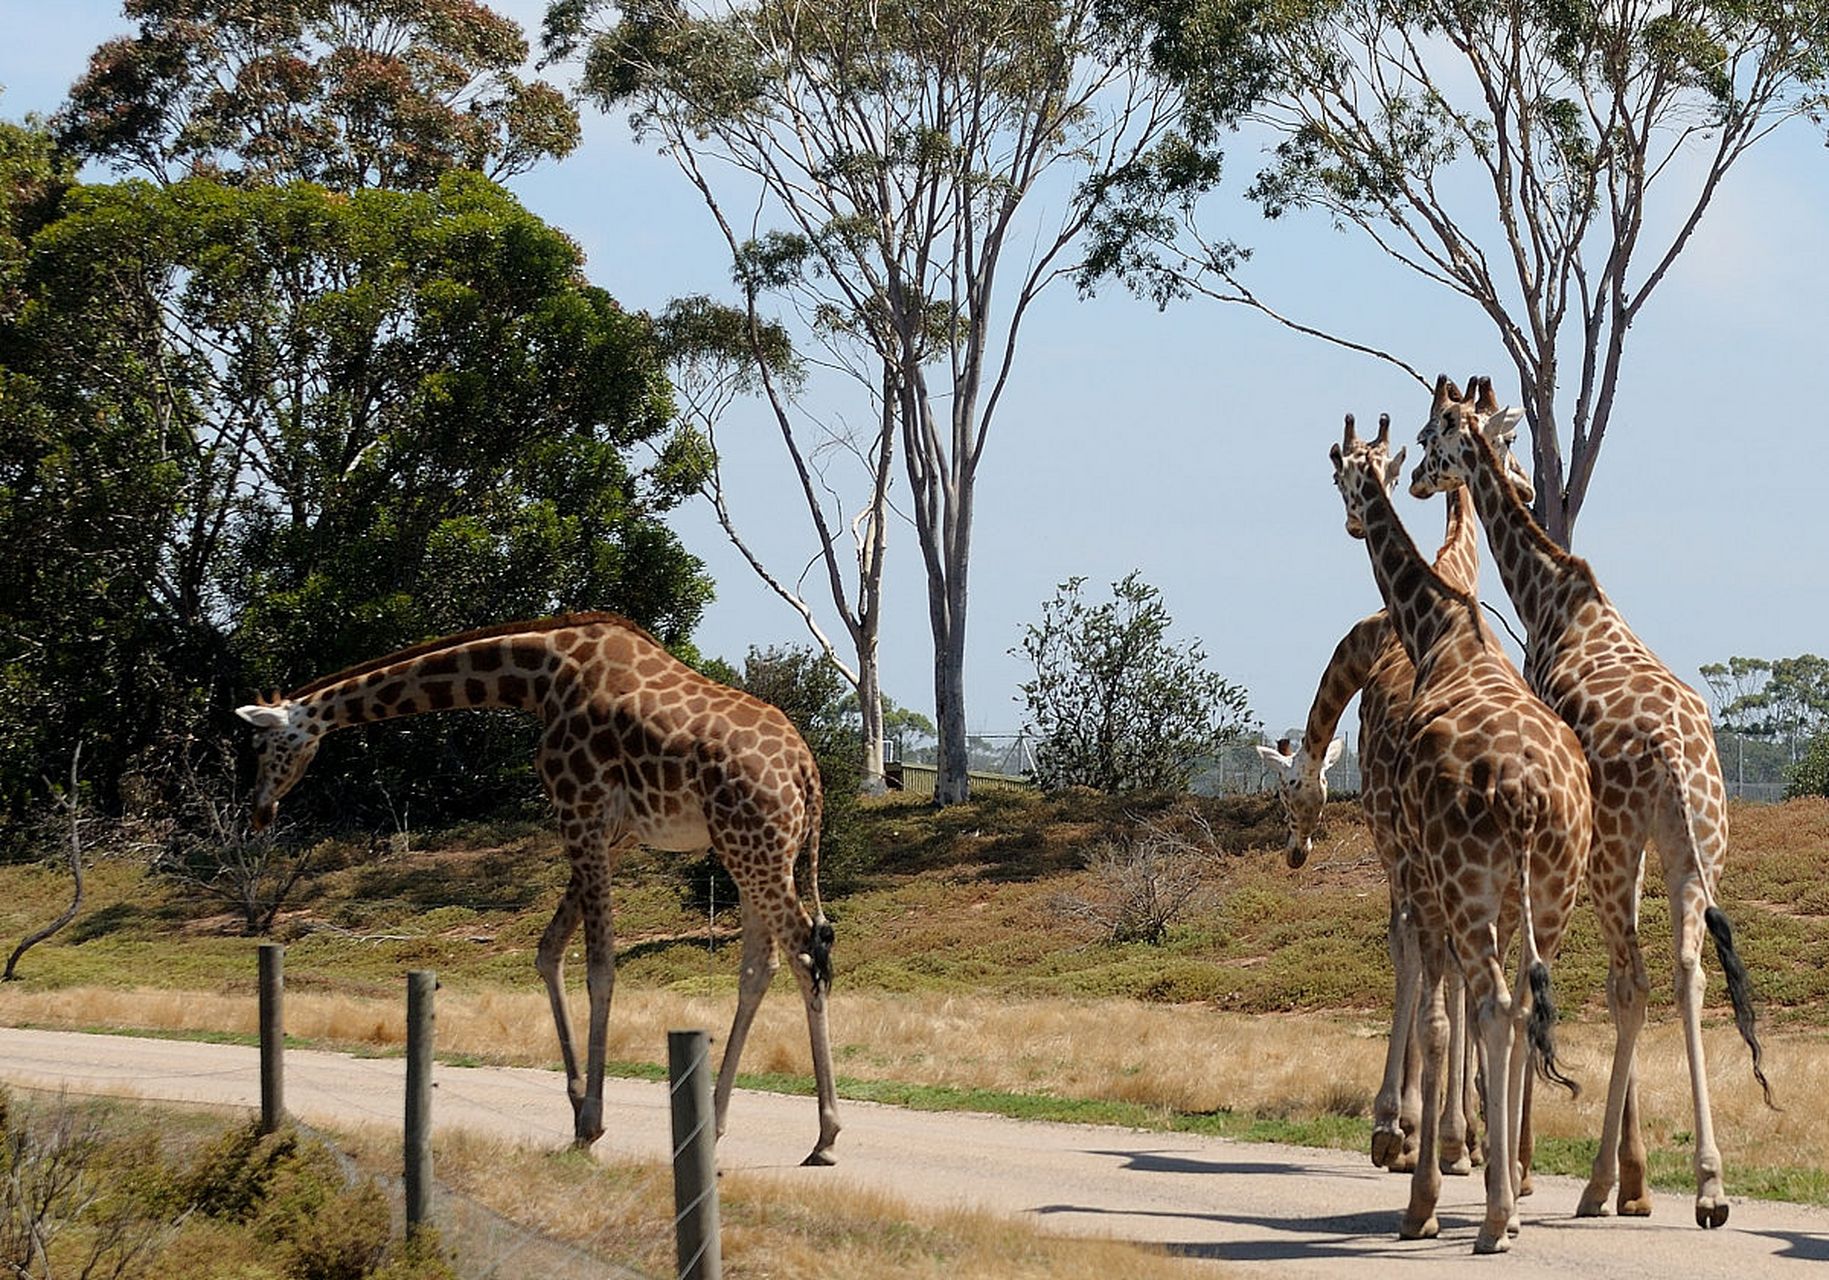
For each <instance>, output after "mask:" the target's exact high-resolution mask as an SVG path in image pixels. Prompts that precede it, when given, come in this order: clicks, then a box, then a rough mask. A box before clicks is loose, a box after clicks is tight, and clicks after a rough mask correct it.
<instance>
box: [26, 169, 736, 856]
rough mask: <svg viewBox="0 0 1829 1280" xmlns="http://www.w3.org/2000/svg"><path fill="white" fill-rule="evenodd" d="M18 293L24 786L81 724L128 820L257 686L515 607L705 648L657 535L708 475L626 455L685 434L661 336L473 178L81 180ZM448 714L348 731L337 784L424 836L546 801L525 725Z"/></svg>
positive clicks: (697, 589)
mask: <svg viewBox="0 0 1829 1280" xmlns="http://www.w3.org/2000/svg"><path fill="white" fill-rule="evenodd" d="M28 275H29V285H28V287H29V290H30V297H29V300H28V301H27V303H26V305H25V306H24V307H23V308H22V310H21V313H20V316H19V319H18V321H17V323H16V324H14V325H11V326H9V327H8V329H7V332H6V334H5V335H4V337H3V338H0V340H3V341H6V342H8V343H9V344H10V349H11V350H13V351H14V353H15V355H16V357H17V359H16V361H15V363H14V365H13V367H12V370H11V372H10V373H9V377H11V378H12V379H13V384H16V385H17V386H19V387H20V388H21V392H20V393H19V394H16V395H9V396H8V398H7V400H6V401H5V402H4V403H0V432H4V433H5V445H6V447H5V450H4V458H5V467H6V471H5V473H4V475H3V476H0V541H4V542H5V543H7V544H9V545H32V546H34V547H35V548H39V549H41V550H40V554H36V555H34V556H32V557H23V558H19V559H14V558H10V557H9V558H7V564H8V567H7V569H6V570H5V571H4V572H5V573H7V574H8V575H9V577H8V579H7V581H6V582H5V583H4V586H5V588H6V590H5V592H4V604H3V605H0V633H3V634H4V644H5V649H4V654H3V655H0V657H3V660H4V661H5V662H6V663H7V666H6V668H5V671H4V683H3V684H0V697H3V698H4V700H5V701H4V703H3V704H0V716H3V717H4V723H3V724H0V741H4V742H5V743H6V744H7V750H8V756H7V763H6V764H5V766H4V767H5V770H6V775H5V777H6V785H7V787H8V798H9V799H11V800H15V801H16V800H17V797H18V796H19V794H20V790H21V788H22V787H29V785H30V783H29V779H30V777H31V776H33V775H35V774H36V773H40V772H51V773H52V774H53V776H55V775H56V769H55V762H56V760H57V759H59V758H60V757H61V755H62V754H63V753H66V752H67V751H68V749H69V746H70V744H71V743H72V742H73V741H74V740H75V739H76V738H77V737H79V736H80V737H82V738H84V739H85V740H86V741H87V742H88V743H89V746H88V748H87V750H86V753H85V758H86V759H87V760H89V761H91V762H93V763H92V765H91V766H90V768H91V772H90V776H91V778H92V779H94V780H95V781H96V783H97V786H98V788H99V790H100V793H101V795H102V797H103V798H104V802H105V803H107V804H109V805H112V806H114V807H120V806H122V805H123V804H124V803H126V801H127V797H126V796H124V794H123V784H124V781H125V780H126V779H127V778H129V777H130V776H147V775H150V774H157V773H158V772H159V771H160V769H161V768H163V767H165V766H168V765H170V764H171V763H172V762H173V760H174V759H175V758H176V756H177V755H178V754H180V753H181V752H182V750H183V743H184V742H185V741H186V740H187V739H192V738H198V739H202V738H206V737H208V735H209V734H210V732H211V729H212V726H216V727H223V726H226V724H227V722H226V721H225V720H224V719H223V712H224V710H225V708H226V707H227V706H229V705H231V704H232V702H233V701H235V700H240V699H244V698H245V696H246V694H247V693H248V691H249V690H250V688H254V687H263V686H268V685H273V686H285V685H290V684H292V683H295V682H297V681H299V680H302V679H304V678H306V677H309V676H312V675H315V674H318V673H321V672H324V671H328V670H333V669H335V668H337V667H340V666H342V665H345V664H347V663H349V662H353V661H356V660H359V659H362V658H366V657H370V656H373V655H375V654H377V653H381V652H385V651H387V650H388V649H391V648H394V647H397V646H399V645H403V644H406V643H409V642H412V641H415V640H418V639H421V638H424V637H426V636H429V635H437V634H441V633H444V632H448V631H454V630H458V629H461V628H464V627H468V626H474V625H479V624H482V623H487V622H496V621H500V620H502V619H504V618H512V617H517V616H537V615H542V614H547V613H552V612H555V611H560V610H565V609H575V608H607V609H613V610H616V611H618V612H622V613H625V614H627V615H628V616H630V617H631V618H634V619H635V620H636V621H638V622H640V623H641V624H642V625H644V626H646V627H648V628H649V629H650V630H652V631H653V632H655V634H657V635H658V636H659V637H660V638H661V639H662V641H663V642H664V643H667V644H669V645H672V646H674V647H676V648H682V649H687V650H688V651H689V643H688V641H689V636H690V633H691V629H692V627H693V625H694V624H695V622H696V620H697V618H698V614H699V610H700V608H701V607H702V605H703V603H704V601H705V599H706V598H707V596H708V594H709V586H708V584H707V582H706V580H705V579H704V577H703V575H702V573H701V571H700V566H699V563H698V561H697V560H696V559H694V558H693V557H691V556H689V555H688V554H686V553H685V551H684V550H683V549H682V548H681V547H680V545H679V544H678V542H677V540H676V538H675V537H674V535H673V534H672V532H671V531H670V530H669V529H668V528H667V527H666V526H665V524H664V523H662V521H661V519H660V517H661V514H662V513H663V512H664V511H665V510H666V509H667V508H669V507H670V506H672V505H674V504H675V503H677V502H678V501H679V500H680V499H681V498H682V497H683V496H685V495H686V494H688V493H690V492H692V491H693V490H694V489H695V488H696V486H697V484H698V483H699V479H700V477H699V475H698V474H697V472H696V471H695V469H694V467H693V465H692V463H691V460H690V459H684V460H682V459H678V458H673V457H667V458H663V462H662V465H659V466H656V467H652V468H649V469H647V470H639V469H637V468H636V467H635V466H634V465H633V462H632V458H633V457H634V456H635V453H636V451H637V450H638V449H639V450H641V452H642V453H643V454H644V455H645V454H646V453H647V450H646V445H647V443H648V442H650V441H652V440H655V439H657V438H658V437H659V435H660V433H662V432H663V431H665V430H666V429H667V427H668V424H669V421H670V417H671V411H670V403H669V399H668V395H667V388H666V383H665V378H664V376H663V375H662V373H661V370H660V364H659V359H658V356H657V354H656V352H655V350H654V348H653V343H652V338H651V334H650V331H649V327H648V325H647V323H646V322H645V321H644V320H642V319H641V318H639V317H635V316H631V315H628V314H627V313H625V312H623V311H622V310H621V309H620V308H618V307H617V305H616V304H615V302H614V301H613V300H612V299H611V298H610V297H609V296H608V295H607V294H605V293H604V292H603V291H602V290H600V289H596V288H593V287H591V286H589V285H588V284H586V283H585V282H584V281H583V279H582V277H581V275H580V259H579V254H578V250H577V248H576V246H575V245H574V244H573V243H572V242H571V241H570V240H568V239H567V238H566V237H565V236H563V235H562V234H560V233H558V232H557V231H554V230H552V229H551V228H548V227H546V226H545V225H544V224H543V223H541V222H540V221H539V219H537V218H535V217H534V216H533V215H531V214H529V213H528V212H527V211H526V210H524V209H522V208H521V207H520V206H519V205H518V204H517V203H516V202H515V201H514V200H513V199H512V198H511V197H510V196H508V195H507V194H506V193H505V192H503V191H502V190H501V189H500V188H498V187H496V186H494V185H493V184H492V183H490V182H488V181H487V180H485V179H483V178H481V177H480V176H477V175H474V174H461V173H459V174H450V175H447V176H446V177H445V178H443V179H441V180H440V182H439V184H438V186H437V187H436V188H435V189H434V190H432V191H428V192H412V193H402V192H393V191H379V190H371V191H364V192H358V193H355V194H353V195H350V196H344V195H340V194H336V193H333V192H327V191H325V190H324V189H323V188H321V187H317V186H313V185H309V184H302V183H301V184H290V185H286V186H280V187H260V188H248V189H239V188H233V187H225V186H223V185H221V184H219V183H215V182H210V181H203V180H191V181H187V182H182V183H177V184H173V185H171V186H169V187H158V186H154V185H152V184H150V183H145V182H128V183H124V184H121V185H119V186H95V187H79V188H76V189H75V190H72V191H71V192H69V193H68V195H67V196H66V197H65V198H64V200H63V204H62V212H61V216H60V217H58V218H57V219H56V220H55V221H54V222H52V223H50V224H49V225H47V226H46V227H44V228H43V229H42V230H40V231H39V232H38V234H37V235H36V236H35V237H34V239H33V240H32V246H31V261H30V270H29V273H28ZM13 384H9V385H13ZM28 540H29V541H28ZM443 721H444V718H438V719H435V720H434V721H431V722H426V721H419V722H411V721H409V722H402V723H400V724H399V725H389V726H384V727H381V728H378V729H377V730H375V731H372V732H370V733H367V734H363V735H353V734H352V735H346V736H347V738H348V739H349V742H348V745H343V744H342V743H341V742H340V741H339V742H338V743H333V744H331V745H330V746H327V747H326V751H327V752H328V751H331V750H332V749H333V748H334V749H335V750H336V751H338V752H342V753H345V754H347V755H350V756H360V757H367V759H366V760H365V762H364V763H363V764H362V765H361V766H360V767H350V768H332V769H329V770H320V772H322V773H323V774H324V776H325V777H327V778H339V777H340V778H343V779H344V780H345V783H344V786H345V789H344V790H343V791H342V792H341V793H340V794H339V793H338V792H337V791H336V790H335V789H334V788H330V787H326V788H322V789H319V791H318V794H320V795H322V796H324V797H325V800H324V803H325V804H326V805H330V806H344V807H347V806H349V805H351V804H360V805H363V806H368V807H385V806H387V805H391V807H392V808H393V810H394V812H395V814H396V816H400V815H401V814H402V813H404V814H406V815H407V816H410V817H411V818H412V819H413V820H421V819H428V818H433V817H436V816H439V815H441V814H442V815H446V816H449V815H451V814H453V813H455V812H458V811H462V810H464V809H466V808H467V809H469V810H470V811H474V810H475V809H477V808H480V807H487V806H489V805H491V804H493V803H496V802H499V801H500V800H501V799H502V797H503V796H504V795H508V794H514V793H516V792H517V791H518V790H520V789H522V788H524V787H525V786H526V782H525V779H526V777H527V774H526V772H525V769H526V760H527V758H528V757H529V756H530V754H531V751H530V748H529V745H528V742H527V740H526V736H525V729H524V727H523V726H522V725H521V723H520V722H519V721H518V720H515V719H514V718H512V717H509V718H506V719H504V718H501V717H493V716H473V717H451V718H448V723H446V722H443ZM348 763H350V762H348V761H345V764H348Z"/></svg>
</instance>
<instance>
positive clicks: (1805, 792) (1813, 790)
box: [1785, 734, 1829, 799]
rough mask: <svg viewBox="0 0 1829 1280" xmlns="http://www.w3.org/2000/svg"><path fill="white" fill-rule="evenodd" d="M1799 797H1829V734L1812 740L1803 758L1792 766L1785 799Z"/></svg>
mask: <svg viewBox="0 0 1829 1280" xmlns="http://www.w3.org/2000/svg"><path fill="white" fill-rule="evenodd" d="M1797 796H1829V734H1818V735H1817V736H1816V737H1814V738H1812V739H1810V745H1809V746H1807V747H1805V748H1804V754H1803V757H1802V758H1801V759H1800V760H1798V762H1797V763H1796V764H1794V765H1792V766H1791V773H1790V776H1789V777H1788V778H1787V779H1786V780H1785V798H1786V799H1794V798H1796V797H1797Z"/></svg>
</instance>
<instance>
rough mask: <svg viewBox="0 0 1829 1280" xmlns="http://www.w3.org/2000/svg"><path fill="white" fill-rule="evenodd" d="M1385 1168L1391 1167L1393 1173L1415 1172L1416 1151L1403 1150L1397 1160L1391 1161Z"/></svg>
mask: <svg viewBox="0 0 1829 1280" xmlns="http://www.w3.org/2000/svg"><path fill="white" fill-rule="evenodd" d="M1385 1168H1387V1169H1389V1170H1390V1171H1391V1172H1392V1173H1415V1172H1416V1152H1414V1151H1405V1152H1403V1153H1402V1154H1400V1155H1399V1156H1398V1157H1397V1158H1396V1159H1395V1160H1393V1161H1391V1163H1390V1164H1387V1165H1386V1166H1385Z"/></svg>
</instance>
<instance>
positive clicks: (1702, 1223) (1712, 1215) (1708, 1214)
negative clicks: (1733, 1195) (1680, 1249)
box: [1696, 1200, 1727, 1231]
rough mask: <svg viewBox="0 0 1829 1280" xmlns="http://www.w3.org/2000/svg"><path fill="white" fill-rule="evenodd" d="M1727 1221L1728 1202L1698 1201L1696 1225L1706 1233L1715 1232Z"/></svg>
mask: <svg viewBox="0 0 1829 1280" xmlns="http://www.w3.org/2000/svg"><path fill="white" fill-rule="evenodd" d="M1726 1221H1727V1201H1725V1200H1698V1201H1696V1225H1697V1226H1698V1227H1701V1228H1702V1229H1703V1230H1705V1231H1713V1230H1714V1229H1715V1228H1716V1227H1718V1226H1720V1225H1721V1224H1722V1223H1724V1222H1726Z"/></svg>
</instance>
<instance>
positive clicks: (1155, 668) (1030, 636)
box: [1011, 571, 1256, 792]
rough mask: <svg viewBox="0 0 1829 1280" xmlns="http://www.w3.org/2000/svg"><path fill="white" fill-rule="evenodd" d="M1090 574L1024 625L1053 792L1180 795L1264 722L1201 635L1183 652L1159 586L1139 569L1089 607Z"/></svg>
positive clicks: (1040, 773) (1035, 715)
mask: <svg viewBox="0 0 1829 1280" xmlns="http://www.w3.org/2000/svg"><path fill="white" fill-rule="evenodd" d="M1085 581H1086V580H1085V579H1084V578H1072V579H1069V580H1068V581H1067V582H1064V583H1062V584H1061V586H1060V589H1059V590H1058V591H1057V592H1056V594H1055V596H1054V598H1053V599H1052V600H1050V601H1048V602H1047V603H1045V604H1044V605H1043V606H1042V620H1041V622H1040V623H1038V624H1031V625H1030V626H1029V627H1027V628H1026V630H1025V634H1024V636H1023V641H1022V645H1021V648H1020V650H1011V652H1012V653H1018V652H1020V654H1021V655H1022V656H1023V657H1026V658H1027V659H1028V660H1029V662H1030V663H1031V664H1032V665H1033V667H1034V669H1035V675H1034V677H1033V678H1032V679H1030V680H1027V681H1025V682H1024V683H1023V684H1022V685H1020V686H1019V687H1020V689H1021V690H1022V694H1023V699H1024V701H1025V703H1026V712H1027V716H1028V727H1029V730H1030V731H1031V732H1032V733H1033V734H1034V735H1035V738H1036V747H1035V763H1036V780H1037V781H1038V782H1040V783H1041V784H1042V786H1043V787H1045V788H1048V789H1058V788H1061V787H1069V786H1088V787H1095V788H1097V789H1099V790H1101V791H1109V792H1117V791H1140V790H1143V791H1148V790H1181V789H1184V788H1186V786H1187V784H1188V780H1189V779H1190V778H1192V777H1193V775H1194V772H1195V771H1196V770H1197V769H1198V768H1199V767H1200V764H1201V761H1202V760H1203V759H1205V758H1207V757H1209V756H1211V755H1212V754H1213V753H1214V752H1215V751H1217V750H1218V749H1219V748H1221V747H1222V746H1224V745H1226V744H1227V743H1230V742H1234V741H1237V740H1238V739H1239V737H1240V736H1241V735H1242V734H1244V733H1246V732H1248V731H1250V730H1251V729H1253V728H1254V727H1255V725H1256V721H1255V719H1254V718H1253V717H1252V715H1251V713H1250V711H1249V709H1248V707H1247V705H1246V694H1245V691H1244V690H1243V689H1242V688H1240V687H1239V686H1237V685H1234V684H1232V683H1230V682H1229V681H1227V680H1225V679H1224V678H1222V677H1221V676H1219V675H1218V674H1217V673H1215V672H1212V671H1209V670H1208V669H1207V665H1206V662H1207V656H1206V651H1205V650H1204V649H1203V648H1202V647H1201V645H1200V643H1199V642H1198V641H1195V642H1192V643H1190V644H1188V645H1186V646H1181V647H1178V646H1176V645H1174V644H1172V643H1171V642H1170V641H1169V639H1168V631H1169V628H1170V626H1171V625H1172V624H1173V619H1172V618H1171V617H1170V616H1169V613H1168V609H1167V608H1166V607H1165V606H1164V605H1163V603H1162V593H1161V592H1160V591H1158V590H1157V589H1156V588H1155V587H1152V586H1150V585H1149V584H1148V583H1147V582H1144V581H1143V579H1142V578H1141V576H1139V574H1138V573H1136V572H1135V571H1132V572H1131V573H1130V574H1128V575H1126V576H1125V578H1124V579H1123V580H1122V581H1121V582H1115V583H1113V584H1112V599H1111V600H1110V601H1109V602H1106V603H1102V604H1096V605H1095V604H1090V603H1088V602H1087V601H1086V600H1085V599H1084V598H1083V596H1082V595H1081V592H1080V588H1081V587H1082V586H1083V585H1084V583H1085Z"/></svg>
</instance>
